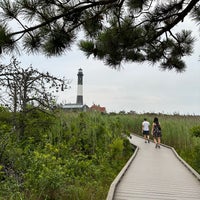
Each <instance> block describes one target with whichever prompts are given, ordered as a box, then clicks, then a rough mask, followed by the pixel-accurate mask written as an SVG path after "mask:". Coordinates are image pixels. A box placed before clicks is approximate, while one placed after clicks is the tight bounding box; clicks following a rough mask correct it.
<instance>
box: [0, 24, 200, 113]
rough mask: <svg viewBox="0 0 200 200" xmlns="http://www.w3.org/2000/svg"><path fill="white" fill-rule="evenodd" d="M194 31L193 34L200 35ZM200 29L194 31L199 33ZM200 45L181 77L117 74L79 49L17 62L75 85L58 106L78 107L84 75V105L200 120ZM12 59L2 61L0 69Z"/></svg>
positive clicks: (145, 67)
mask: <svg viewBox="0 0 200 200" xmlns="http://www.w3.org/2000/svg"><path fill="white" fill-rule="evenodd" d="M188 26H192V28H193V30H195V31H194V34H196V35H198V33H197V32H198V29H197V28H196V27H195V26H193V25H191V24H189V25H188ZM195 28H196V29H195ZM199 56H200V44H199V41H198V40H197V41H196V43H195V51H194V53H193V55H192V56H190V57H185V60H186V64H187V68H186V71H185V72H183V73H177V72H175V71H174V70H172V71H161V70H160V69H159V67H158V66H151V65H149V64H148V63H144V64H135V63H126V64H123V68H122V69H121V70H120V71H118V70H114V69H111V68H109V67H108V66H106V65H104V63H103V61H98V60H95V59H94V58H92V57H91V58H89V59H87V58H86V57H85V55H84V54H83V53H82V52H81V51H80V50H78V48H77V47H76V46H75V47H73V48H72V51H69V52H68V53H66V55H64V56H60V57H52V58H46V57H45V56H43V55H37V56H27V55H25V54H24V55H21V56H20V57H17V59H18V61H20V62H21V67H29V66H30V65H32V66H33V67H34V68H37V69H38V70H39V71H43V72H47V71H48V72H50V73H51V74H53V75H55V76H58V77H63V76H65V77H66V78H67V79H70V80H72V82H71V84H70V86H71V89H69V90H66V91H64V92H61V93H59V96H58V101H59V102H62V103H75V102H76V95H77V73H78V69H79V68H82V69H83V74H84V76H83V101H84V104H87V105H88V106H91V105H92V104H93V103H94V104H99V105H100V106H104V107H106V110H107V112H119V111H126V112H128V111H130V110H133V111H136V112H138V113H144V112H162V113H166V114H173V113H179V114H196V115H200V61H199V60H200V59H199V58H200V57H199ZM6 62H8V57H4V58H1V63H3V64H5V63H6Z"/></svg>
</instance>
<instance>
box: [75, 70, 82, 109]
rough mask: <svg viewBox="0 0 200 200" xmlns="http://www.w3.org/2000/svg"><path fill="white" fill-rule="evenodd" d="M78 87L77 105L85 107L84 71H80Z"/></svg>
mask: <svg viewBox="0 0 200 200" xmlns="http://www.w3.org/2000/svg"><path fill="white" fill-rule="evenodd" d="M77 76H78V87H77V99H76V104H78V105H83V70H82V69H81V68H80V69H79V70H78V74H77Z"/></svg>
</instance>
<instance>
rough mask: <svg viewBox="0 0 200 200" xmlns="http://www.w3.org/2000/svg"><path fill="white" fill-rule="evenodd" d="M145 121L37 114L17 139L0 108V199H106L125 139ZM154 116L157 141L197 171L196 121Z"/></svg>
mask: <svg viewBox="0 0 200 200" xmlns="http://www.w3.org/2000/svg"><path fill="white" fill-rule="evenodd" d="M144 117H146V118H147V119H148V120H149V121H150V122H152V121H153V118H154V117H155V115H154V114H145V115H139V114H129V115H128V114H115V115H114V114H109V115H108V114H100V113H96V112H95V113H94V112H91V113H90V112H87V113H86V112H84V113H65V112H62V111H59V110H56V111H54V112H50V111H48V112H45V113H44V112H41V111H40V110H36V111H34V112H33V113H30V114H29V115H28V116H27V118H26V121H25V123H26V126H25V130H24V135H23V137H22V136H21V135H20V134H19V132H18V131H20V128H19V129H17V128H16V127H13V125H12V123H13V122H12V113H10V112H8V111H7V110H6V109H4V108H1V109H0V181H1V184H0V200H18V199H21V200H28V199H29V200H36V199H37V200H40V199H41V200H44V199H46V200H54V199H56V200H63V199H69V200H91V199H95V200H102V199H106V196H107V192H108V189H109V186H110V184H111V183H112V181H113V180H114V178H115V176H116V175H117V174H118V173H119V171H120V170H121V169H122V167H123V166H124V164H125V163H126V162H127V160H128V159H129V158H130V156H131V155H132V153H133V148H132V146H131V145H130V143H129V141H128V139H127V138H126V137H124V136H126V135H129V134H130V133H133V132H134V133H136V134H140V135H141V122H142V121H143V118H144ZM158 117H159V120H160V122H161V125H162V130H163V138H162V142H163V143H165V144H168V145H171V146H174V147H175V149H176V150H177V151H178V153H179V154H180V155H181V156H182V157H183V158H184V159H185V160H186V161H187V162H188V163H189V164H190V165H192V167H194V168H195V169H196V170H197V171H198V172H200V160H199V159H200V158H199V154H200V137H199V123H200V117H198V116H179V115H173V116H168V115H162V114H160V115H158ZM19 119H20V116H19ZM15 123H16V122H15Z"/></svg>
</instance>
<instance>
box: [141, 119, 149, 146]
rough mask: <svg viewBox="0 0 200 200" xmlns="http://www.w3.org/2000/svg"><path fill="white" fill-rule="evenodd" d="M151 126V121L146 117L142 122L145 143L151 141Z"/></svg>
mask: <svg viewBox="0 0 200 200" xmlns="http://www.w3.org/2000/svg"><path fill="white" fill-rule="evenodd" d="M149 126H150V123H149V122H148V121H147V119H146V118H144V121H143V122H142V133H143V136H144V140H145V143H147V142H148V143H150V140H149Z"/></svg>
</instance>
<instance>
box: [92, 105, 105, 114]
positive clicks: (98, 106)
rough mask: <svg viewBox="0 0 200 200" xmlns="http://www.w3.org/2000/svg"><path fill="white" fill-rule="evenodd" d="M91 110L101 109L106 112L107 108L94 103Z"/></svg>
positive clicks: (100, 110)
mask: <svg viewBox="0 0 200 200" xmlns="http://www.w3.org/2000/svg"><path fill="white" fill-rule="evenodd" d="M90 110H95V111H99V112H102V113H105V112H106V108H105V107H101V106H100V105H95V104H93V105H92V106H91V107H90Z"/></svg>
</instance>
